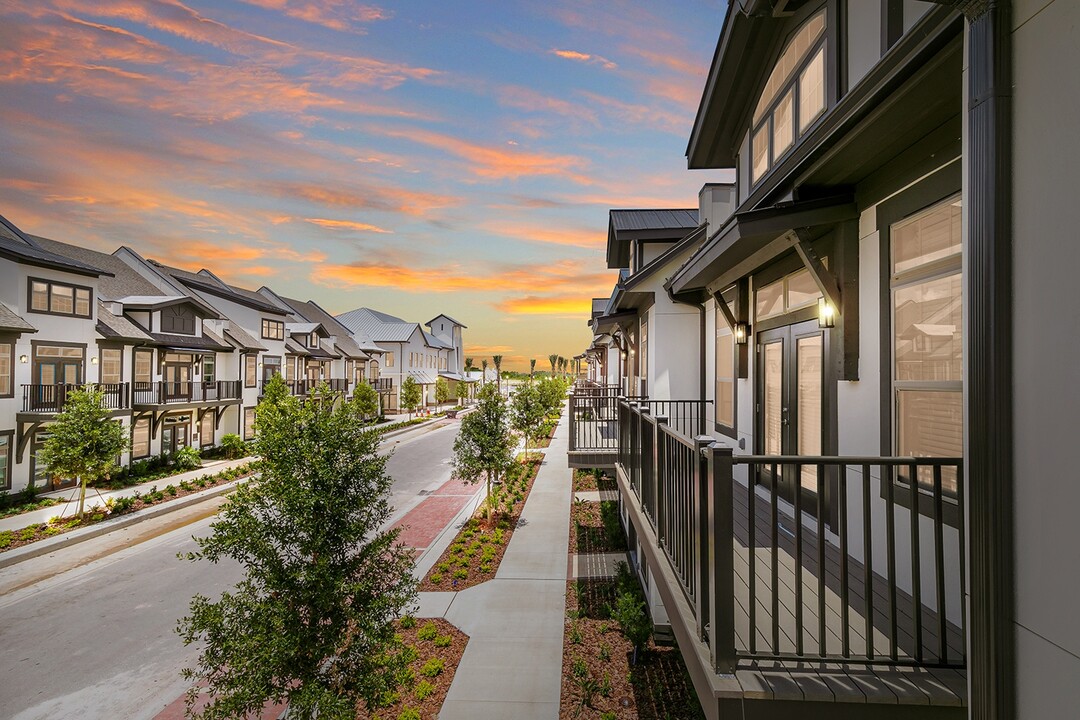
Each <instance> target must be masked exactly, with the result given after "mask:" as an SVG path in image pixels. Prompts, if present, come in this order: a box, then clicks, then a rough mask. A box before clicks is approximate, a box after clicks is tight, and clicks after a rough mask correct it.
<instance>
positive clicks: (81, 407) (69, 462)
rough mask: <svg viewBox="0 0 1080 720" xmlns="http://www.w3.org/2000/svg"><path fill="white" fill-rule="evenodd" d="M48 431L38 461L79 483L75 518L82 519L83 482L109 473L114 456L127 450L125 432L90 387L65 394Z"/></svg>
mask: <svg viewBox="0 0 1080 720" xmlns="http://www.w3.org/2000/svg"><path fill="white" fill-rule="evenodd" d="M48 432H49V436H48V439H46V440H45V444H44V445H43V446H42V448H41V452H40V454H39V455H38V459H39V462H41V463H42V464H43V465H44V466H45V467H47V468H48V469H49V473H50V474H51V475H55V476H57V477H62V478H73V479H76V480H78V481H79V511H78V514H77V517H78V518H79V519H80V520H82V516H83V510H84V507H85V505H86V485H87V483H90V482H94V481H97V480H101V479H104V478H108V477H109V476H110V475H111V474H112V471H113V469H114V468H115V466H116V457H117V455H119V454H120V453H122V452H123V451H124V450H126V449H127V447H128V435H127V431H126V430H125V429H124V426H123V425H121V424H120V423H119V422H116V421H114V420H112V419H111V418H110V417H109V411H108V410H107V409H106V408H105V394H104V393H103V392H102V391H101V390H100V389H99V388H97V387H94V386H92V385H91V386H87V387H86V388H76V389H75V390H71V391H70V392H68V395H67V398H66V400H65V402H64V407H63V409H62V410H61V411H60V412H59V413H58V414H57V416H56V419H55V420H54V421H53V422H52V423H51V424H50V425H49V430H48Z"/></svg>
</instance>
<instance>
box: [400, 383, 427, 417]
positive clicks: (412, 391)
mask: <svg viewBox="0 0 1080 720" xmlns="http://www.w3.org/2000/svg"><path fill="white" fill-rule="evenodd" d="M399 394H400V395H401V407H403V408H404V409H405V410H407V411H408V412H409V419H410V420H411V419H412V414H413V413H414V412H416V409H417V408H418V407H420V403H421V402H422V401H423V398H422V394H421V392H420V383H418V382H416V380H415V379H414V378H413V377H412V376H411V375H410V376H409V377H407V378H405V382H403V383H401V390H400V391H399Z"/></svg>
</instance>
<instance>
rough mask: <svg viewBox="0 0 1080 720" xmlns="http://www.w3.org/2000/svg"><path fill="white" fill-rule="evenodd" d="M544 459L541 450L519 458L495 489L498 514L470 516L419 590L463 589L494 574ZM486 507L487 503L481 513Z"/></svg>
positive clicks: (477, 583)
mask: <svg viewBox="0 0 1080 720" xmlns="http://www.w3.org/2000/svg"><path fill="white" fill-rule="evenodd" d="M543 460H544V455H543V454H542V453H534V454H531V455H530V456H529V460H528V461H527V462H526V461H525V460H523V459H522V458H521V457H519V458H518V461H517V462H516V463H515V464H514V466H513V467H512V468H511V470H510V471H509V472H507V473H506V477H505V479H504V481H503V482H502V483H501V484H500V485H499V486H498V487H497V488H495V489H493V491H492V492H493V494H496V493H497V497H498V498H500V500H499V502H498V508H499V510H498V513H497V514H495V515H494V516H493V517H488V518H485V517H482V516H479V515H478V516H474V517H472V518H470V519H469V520H468V521H467V522H466V523H465V524H464V525H463V526H462V528H461V530H460V531H459V532H458V534H457V536H456V537H455V538H454V541H453V542H451V543H450V546H449V547H448V548H446V550H445V551H444V552H443V554H442V555H441V556H439V559H438V561H437V562H436V563H435V565H434V566H433V567H432V568H431V570H430V571H429V572H428V574H427V575H426V576H425V577H424V579H423V580H422V581H421V582H420V590H422V591H431V590H464V589H465V588H469V587H473V586H474V585H479V584H480V583H482V582H486V581H488V580H491V579H492V578H493V577H495V573H496V572H497V571H498V569H499V563H500V562H502V557H503V554H504V553H505V552H506V546H507V545H508V544H509V543H510V538H511V537H513V534H514V528H516V527H517V522H518V519H519V518H520V517H521V511H522V509H523V508H524V507H525V501H526V500H528V499H529V492H530V491H531V490H532V486H533V483H534V482H535V481H536V474H537V473H538V472H539V470H540V464H541V463H542V462H543ZM487 507H488V504H487V503H486V502H485V503H484V504H483V505H482V506H481V510H480V511H479V512H481V513H482V512H483V510H484V509H485V508H487Z"/></svg>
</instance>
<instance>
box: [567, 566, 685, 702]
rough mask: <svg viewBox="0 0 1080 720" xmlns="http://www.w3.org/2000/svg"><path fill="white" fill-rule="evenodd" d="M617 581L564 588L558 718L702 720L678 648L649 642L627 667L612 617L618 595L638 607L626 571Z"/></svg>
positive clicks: (626, 651) (628, 655)
mask: <svg viewBox="0 0 1080 720" xmlns="http://www.w3.org/2000/svg"><path fill="white" fill-rule="evenodd" d="M621 570H622V571H621V572H620V577H619V578H611V579H602V580H597V579H593V580H578V581H571V582H569V583H567V591H566V607H567V620H566V628H565V631H564V633H563V678H562V699H561V705H560V708H559V718H560V719H562V720H577V718H599V719H600V720H637V719H639V718H640V719H647V720H653V719H655V720H660V719H661V718H664V719H670V720H698V719H699V718H703V717H704V716H703V714H702V712H701V707H700V705H699V704H698V701H697V697H696V695H695V694H694V688H693V684H692V683H691V680H690V676H689V674H688V673H687V671H686V666H685V665H684V664H683V660H682V656H681V655H680V654H679V651H678V649H677V648H674V647H657V646H656V645H655V644H654V643H653V642H652V640H651V639H650V640H649V641H648V642H647V644H645V645H644V647H643V648H641V649H640V650H639V651H638V656H637V664H632V658H633V646H632V644H631V643H630V641H629V640H627V639H626V637H625V636H624V635H623V633H622V632H621V631H620V625H619V622H618V621H617V620H616V619H614V618H613V617H612V616H613V614H616V615H617V614H618V612H617V611H615V610H613V608H618V606H619V600H618V598H619V597H620V595H630V596H631V597H633V598H635V599H637V600H638V601H640V597H641V595H640V593H641V590H640V586H638V584H637V579H636V578H635V577H633V576H632V575H631V574H630V573H629V571H627V570H626V569H625V566H623V567H622V568H621Z"/></svg>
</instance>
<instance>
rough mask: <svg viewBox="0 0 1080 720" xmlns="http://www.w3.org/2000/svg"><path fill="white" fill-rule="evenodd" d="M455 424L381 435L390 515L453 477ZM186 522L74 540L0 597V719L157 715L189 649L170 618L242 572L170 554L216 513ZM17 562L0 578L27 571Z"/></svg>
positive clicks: (191, 653)
mask: <svg viewBox="0 0 1080 720" xmlns="http://www.w3.org/2000/svg"><path fill="white" fill-rule="evenodd" d="M456 428H457V424H456V423H453V424H451V425H449V426H448V427H443V428H438V429H432V430H429V429H424V430H423V431H422V432H418V433H416V434H410V435H409V436H406V437H404V438H402V439H401V440H399V441H396V442H394V441H391V442H390V443H388V445H389V446H390V448H389V449H391V450H392V456H391V458H390V460H389V462H388V465H387V470H388V472H389V473H390V475H391V477H393V478H394V486H393V490H392V498H391V503H392V504H393V505H394V507H395V512H394V515H393V518H392V519H396V518H397V517H400V516H401V515H403V514H404V513H405V512H407V511H408V510H409V509H411V508H412V507H413V506H415V505H416V504H417V503H419V502H420V501H421V500H422V499H423V495H421V494H420V493H421V491H424V490H429V489H434V488H436V487H438V486H439V485H440V484H442V483H443V482H445V481H446V480H447V479H448V478H449V475H450V467H449V462H448V460H449V457H450V450H451V447H452V445H453V441H454V437H455V435H456ZM193 519H194V520H195V522H193V523H192V524H189V525H186V526H183V527H179V528H177V527H175V525H176V523H175V522H174V523H172V527H169V525H168V524H165V523H163V524H162V531H161V534H158V535H154V534H153V533H152V532H150V533H147V532H143V533H142V534H141V536H140V537H139V538H138V540H137V542H136V544H133V545H131V546H128V547H122V548H119V549H117V548H116V547H110V548H108V549H106V550H102V551H99V552H98V553H97V554H96V555H95V554H94V552H95V550H94V546H93V544H94V543H96V542H99V541H100V542H102V543H103V547H104V546H105V545H104V544H106V543H108V542H109V541H108V536H106V537H105V538H103V539H98V540H91V541H88V542H86V543H82V544H81V546H76V547H77V548H79V550H78V552H79V553H80V554H82V555H83V556H84V557H85V560H84V562H85V564H81V565H79V566H77V567H73V568H72V569H69V570H66V571H63V572H59V573H58V574H55V575H53V576H52V577H48V578H47V579H45V580H42V581H40V582H35V583H33V584H30V585H26V586H24V587H21V588H20V589H17V590H14V591H11V592H7V593H6V594H3V595H0V612H2V613H3V615H4V623H3V624H2V626H0V648H3V653H2V654H0V717H2V718H13V719H16V720H37V719H38V718H73V717H79V718H153V717H154V715H156V714H157V713H158V712H159V711H160V710H161V709H162V708H163V707H165V705H167V704H168V703H170V702H171V701H173V700H174V699H176V698H177V697H178V696H179V695H181V694H182V693H183V692H184V689H185V687H186V686H185V683H184V681H183V680H182V679H181V678H180V676H179V671H180V669H181V668H183V667H184V666H185V665H189V664H191V663H193V662H194V660H195V658H196V657H197V649H196V648H194V647H193V648H185V647H184V646H183V644H182V643H181V642H180V640H179V639H178V637H177V635H176V633H175V631H174V629H175V627H176V623H177V620H178V619H179V618H180V617H182V616H183V615H184V614H185V613H186V611H187V608H188V603H189V601H190V599H191V596H192V595H193V594H194V593H202V594H204V595H209V596H217V595H218V594H220V593H221V592H222V591H223V590H225V589H227V588H229V587H230V586H232V585H233V584H234V583H235V582H236V581H237V580H238V578H239V576H240V568H239V567H238V566H236V565H234V564H232V563H221V564H218V565H210V564H208V563H189V562H186V561H181V560H178V559H177V558H176V554H177V553H180V552H186V551H188V550H191V549H194V547H195V543H194V542H193V540H192V539H191V538H192V535H205V534H206V533H207V532H208V531H209V526H210V523H211V522H212V521H213V518H212V517H203V518H201V519H199V515H193ZM150 522H154V521H148V522H147V524H149V523H150ZM113 545H114V546H115V542H113ZM72 550H74V548H72ZM41 560H42V561H45V560H46V559H45V558H43V559H41ZM35 562H37V559H35V560H28V561H26V562H25V563H21V564H20V565H29V564H32V563H35ZM52 562H56V559H55V558H53V559H52ZM73 564H74V563H73ZM20 565H15V566H13V567H11V568H5V569H4V570H0V576H3V575H8V574H11V573H17V572H23V571H25V569H24V570H22V571H20V569H19V568H20ZM11 580H12V578H11V577H10V576H9V577H8V578H3V577H0V588H3V587H5V586H16V585H17V583H12V582H11Z"/></svg>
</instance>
